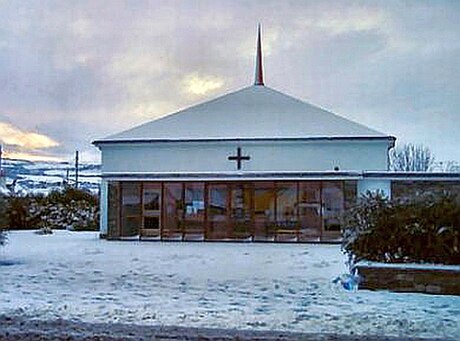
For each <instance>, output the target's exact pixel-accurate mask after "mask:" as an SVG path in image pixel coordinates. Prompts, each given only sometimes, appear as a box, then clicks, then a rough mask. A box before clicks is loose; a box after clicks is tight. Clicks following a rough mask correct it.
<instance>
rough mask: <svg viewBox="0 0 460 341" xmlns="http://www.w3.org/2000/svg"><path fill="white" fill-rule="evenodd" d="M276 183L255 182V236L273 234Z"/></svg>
mask: <svg viewBox="0 0 460 341" xmlns="http://www.w3.org/2000/svg"><path fill="white" fill-rule="evenodd" d="M275 194H276V193H275V184H274V183H273V182H256V183H254V238H255V239H266V238H269V237H271V236H272V235H273V231H274V222H275V205H276V196H275Z"/></svg>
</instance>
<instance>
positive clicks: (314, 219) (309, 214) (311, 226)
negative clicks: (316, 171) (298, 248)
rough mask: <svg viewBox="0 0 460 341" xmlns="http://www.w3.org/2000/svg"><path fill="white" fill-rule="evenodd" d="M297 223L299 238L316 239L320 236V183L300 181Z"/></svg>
mask: <svg viewBox="0 0 460 341" xmlns="http://www.w3.org/2000/svg"><path fill="white" fill-rule="evenodd" d="M298 207H299V220H300V221H299V223H300V235H299V238H300V239H301V240H307V239H310V238H311V239H317V238H319V237H320V236H321V183H320V182H318V181H302V182H300V183H299V205H298Z"/></svg>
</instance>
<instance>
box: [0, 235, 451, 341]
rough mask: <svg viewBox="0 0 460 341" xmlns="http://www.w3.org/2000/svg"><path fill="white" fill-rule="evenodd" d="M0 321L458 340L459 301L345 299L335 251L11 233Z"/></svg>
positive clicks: (1, 274) (374, 295)
mask: <svg viewBox="0 0 460 341" xmlns="http://www.w3.org/2000/svg"><path fill="white" fill-rule="evenodd" d="M0 257H3V258H4V259H11V260H16V261H19V262H20V264H19V265H14V266H3V267H0V314H8V315H9V314H23V315H27V316H31V317H35V318H41V319H47V318H55V317H62V318H65V319H81V320H83V321H89V322H95V321H96V322H123V323H136V324H146V325H162V324H164V325H181V326H193V327H218V328H241V329H248V328H256V329H281V330H290V331H302V332H322V333H326V332H327V333H339V334H342V333H345V334H348V333H352V332H353V333H355V334H386V335H399V336H411V337H416V336H419V337H440V338H453V339H459V338H460V326H459V322H458V316H459V314H460V297H454V296H436V295H423V294H402V293H392V292H368V291H360V292H357V293H349V292H344V291H343V290H341V289H339V288H337V287H335V286H333V285H332V284H331V280H332V279H333V278H335V277H336V276H337V275H339V274H342V273H343V272H345V266H344V257H343V255H342V254H341V253H340V247H339V246H337V245H296V244H251V243H242V244H236V243H162V242H121V241H120V242H109V241H105V240H100V239H98V234H97V233H87V232H68V231H56V232H55V234H53V235H47V236H39V235H36V234H34V233H33V232H32V231H27V232H11V233H10V234H9V244H8V245H7V247H5V248H4V250H3V251H1V250H0Z"/></svg>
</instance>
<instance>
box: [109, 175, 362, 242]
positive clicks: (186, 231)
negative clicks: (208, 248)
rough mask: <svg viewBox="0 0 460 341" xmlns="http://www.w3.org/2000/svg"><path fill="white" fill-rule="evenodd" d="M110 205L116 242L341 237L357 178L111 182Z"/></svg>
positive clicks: (111, 228) (299, 239) (111, 231)
mask: <svg viewBox="0 0 460 341" xmlns="http://www.w3.org/2000/svg"><path fill="white" fill-rule="evenodd" d="M108 200H109V201H108V205H109V209H108V229H109V231H108V236H109V237H111V238H117V237H131V236H138V235H140V236H141V237H158V238H161V239H163V240H168V239H170V240H254V241H295V242H302V241H321V240H337V239H339V238H340V227H341V216H342V213H343V211H344V209H345V208H346V207H349V206H350V205H352V203H353V202H354V201H356V181H245V182H211V181H210V182H112V183H110V182H109V195H108Z"/></svg>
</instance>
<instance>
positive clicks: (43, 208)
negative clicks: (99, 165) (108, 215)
mask: <svg viewBox="0 0 460 341" xmlns="http://www.w3.org/2000/svg"><path fill="white" fill-rule="evenodd" d="M5 201H6V204H5V205H4V206H5V212H3V219H4V220H5V221H6V223H5V225H6V226H7V227H8V228H9V229H35V228H43V227H46V228H51V229H70V230H97V228H98V226H99V204H98V198H97V196H94V195H92V194H91V193H88V192H85V191H83V190H78V189H74V188H66V189H64V190H63V191H53V192H51V193H49V194H48V195H47V196H43V195H26V196H10V197H6V198H5ZM0 220H1V217H0Z"/></svg>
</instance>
